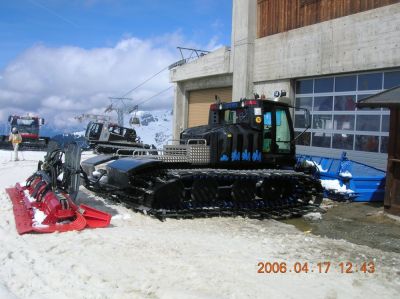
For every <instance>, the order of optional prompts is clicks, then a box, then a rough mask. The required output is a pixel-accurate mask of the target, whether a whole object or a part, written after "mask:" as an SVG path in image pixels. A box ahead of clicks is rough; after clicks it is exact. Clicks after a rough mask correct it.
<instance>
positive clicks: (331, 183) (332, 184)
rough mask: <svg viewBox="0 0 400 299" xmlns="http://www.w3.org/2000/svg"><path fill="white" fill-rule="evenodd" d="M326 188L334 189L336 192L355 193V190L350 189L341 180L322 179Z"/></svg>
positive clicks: (322, 183)
mask: <svg viewBox="0 0 400 299" xmlns="http://www.w3.org/2000/svg"><path fill="white" fill-rule="evenodd" d="M320 181H321V185H322V187H323V188H324V189H326V190H330V191H334V192H336V193H349V194H350V193H354V191H353V190H351V189H348V188H347V186H346V185H345V184H341V183H340V182H339V180H320Z"/></svg>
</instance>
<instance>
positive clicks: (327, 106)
mask: <svg viewBox="0 0 400 299" xmlns="http://www.w3.org/2000/svg"><path fill="white" fill-rule="evenodd" d="M332 106H333V97H315V98H314V111H332Z"/></svg>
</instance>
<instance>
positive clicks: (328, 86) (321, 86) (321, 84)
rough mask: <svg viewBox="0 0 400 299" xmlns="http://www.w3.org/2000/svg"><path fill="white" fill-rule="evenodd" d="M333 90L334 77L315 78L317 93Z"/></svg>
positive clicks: (315, 90)
mask: <svg viewBox="0 0 400 299" xmlns="http://www.w3.org/2000/svg"><path fill="white" fill-rule="evenodd" d="M332 91H333V77H332V78H321V79H315V87H314V92H315V93H323V92H332Z"/></svg>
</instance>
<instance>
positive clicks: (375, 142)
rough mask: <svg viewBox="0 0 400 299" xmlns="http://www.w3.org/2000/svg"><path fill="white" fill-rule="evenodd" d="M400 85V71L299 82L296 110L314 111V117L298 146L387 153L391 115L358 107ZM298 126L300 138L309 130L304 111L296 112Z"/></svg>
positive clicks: (299, 139)
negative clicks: (384, 91) (363, 101)
mask: <svg viewBox="0 0 400 299" xmlns="http://www.w3.org/2000/svg"><path fill="white" fill-rule="evenodd" d="M399 85H400V70H399V69H397V70H390V71H386V72H383V71H382V72H373V73H371V72H369V73H357V74H349V75H344V76H343V75H339V76H330V77H319V78H313V79H308V78H307V79H304V80H299V81H296V95H295V97H296V106H300V107H302V108H307V109H308V110H310V112H311V117H312V123H311V128H310V129H309V131H307V133H304V134H303V135H302V136H301V137H299V138H298V139H296V144H297V145H301V146H315V147H324V148H332V149H339V150H356V151H365V152H372V153H386V152H387V139H388V135H389V111H388V110H387V109H385V108H382V109H381V108H357V107H356V103H357V101H360V100H362V99H364V98H366V97H369V96H371V95H374V94H376V93H378V92H380V91H383V90H384V89H387V88H392V87H394V86H399ZM294 126H295V134H296V136H297V135H298V134H300V133H302V132H303V131H304V129H305V119H304V113H303V111H300V109H296V110H295V111H294ZM308 133H309V134H308ZM335 153H336V152H335Z"/></svg>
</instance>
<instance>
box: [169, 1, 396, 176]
mask: <svg viewBox="0 0 400 299" xmlns="http://www.w3.org/2000/svg"><path fill="white" fill-rule="evenodd" d="M399 32H400V0H374V1H372V0H352V1H350V0H258V1H257V0H233V13H232V45H231V47H230V48H228V47H225V48H221V49H218V50H216V51H214V52H212V53H209V54H207V55H205V56H203V57H201V58H199V59H197V60H195V61H192V62H190V63H187V64H184V65H181V66H178V67H176V68H174V69H172V70H171V73H170V78H171V81H172V82H175V83H176V93H175V102H174V116H175V120H174V128H173V131H174V137H175V138H177V137H178V136H179V133H180V132H181V131H182V130H183V129H185V128H187V127H188V126H193V125H200V124H205V123H207V117H208V112H207V111H208V107H209V105H210V104H211V103H213V102H214V98H215V95H218V96H219V98H220V99H221V100H223V101H230V100H239V99H240V98H244V97H252V95H253V94H254V93H258V94H260V95H265V96H266V97H272V95H273V93H274V91H276V90H285V91H286V92H287V93H288V96H289V97H290V99H291V100H292V104H293V105H295V106H298V107H303V108H308V109H309V110H310V111H311V115H312V127H311V128H310V130H309V131H308V132H307V133H305V134H303V135H302V136H301V138H299V139H298V140H297V144H298V145H297V151H298V152H299V153H302V154H311V155H323V156H331V157H339V156H340V154H341V152H342V151H346V152H347V153H348V156H349V157H350V158H351V159H354V160H356V161H359V162H363V163H366V164H369V165H373V166H376V167H378V168H381V169H385V168H386V158H387V143H388V124H389V111H388V110H385V109H380V108H377V109H359V108H356V103H357V101H359V100H360V99H363V98H365V97H366V96H368V95H372V94H375V93H378V92H381V91H383V90H385V89H388V88H391V87H393V86H396V85H400V34H399ZM293 117H294V123H295V131H296V132H298V133H300V132H302V131H303V130H304V119H303V118H302V117H303V113H301V112H299V111H297V110H295V109H294V111H293Z"/></svg>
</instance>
